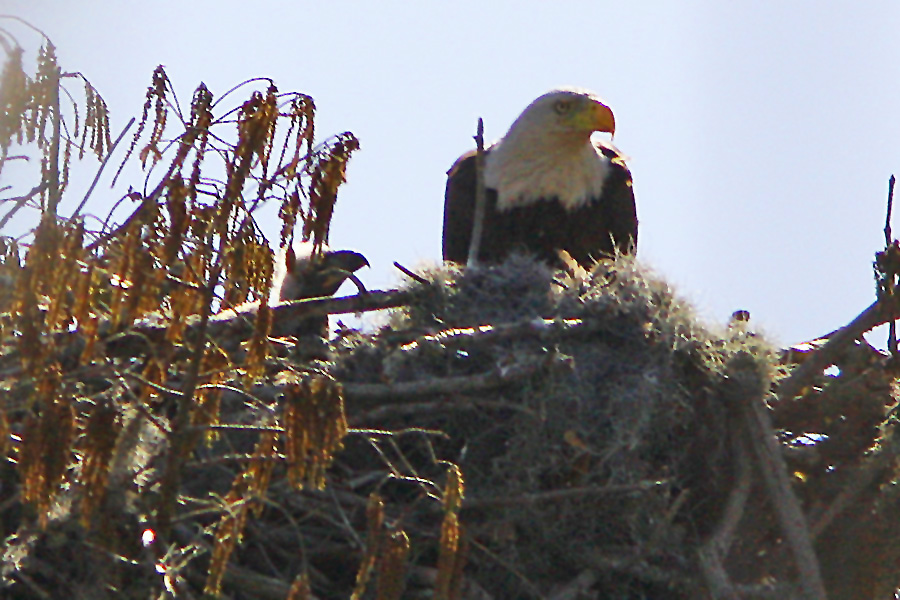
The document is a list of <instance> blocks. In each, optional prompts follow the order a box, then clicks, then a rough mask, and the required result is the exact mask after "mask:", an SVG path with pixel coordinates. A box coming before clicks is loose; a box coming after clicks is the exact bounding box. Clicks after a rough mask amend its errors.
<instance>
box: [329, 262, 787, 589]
mask: <svg viewBox="0 0 900 600" xmlns="http://www.w3.org/2000/svg"><path fill="white" fill-rule="evenodd" d="M426 277H427V279H428V280H429V283H427V284H414V289H415V291H416V293H417V298H418V301H417V302H415V303H413V304H412V305H411V306H409V307H407V308H405V309H403V310H402V311H398V312H397V314H395V315H394V317H393V319H392V322H391V325H390V328H389V329H387V330H385V331H382V332H381V333H379V334H377V335H375V336H373V337H371V338H357V339H356V340H354V341H349V340H348V341H347V343H346V345H345V346H344V348H343V349H342V351H341V353H340V356H339V359H338V362H337V365H336V374H337V375H338V378H339V379H341V380H344V381H367V382H385V381H388V382H394V383H398V382H402V381H425V380H428V379H429V378H437V377H452V376H464V375H474V374H479V373H485V372H489V371H492V370H498V369H502V367H503V366H504V365H510V364H516V363H517V362H521V361H523V360H528V359H533V358H535V357H545V358H548V359H549V360H547V361H546V364H547V365H549V366H548V367H547V368H545V369H542V370H539V371H537V372H536V373H534V374H532V375H531V376H529V377H526V378H524V379H521V380H518V381H516V382H513V383H510V384H508V385H505V386H502V387H498V388H496V389H491V390H486V391H479V392H474V393H468V394H458V395H453V396H449V397H447V396H443V397H441V398H437V399H436V398H416V399H415V400H413V401H414V402H427V401H434V400H441V405H440V406H442V407H446V410H442V409H436V410H434V411H433V412H431V413H429V414H424V415H422V414H417V415H416V417H415V418H414V419H411V418H409V417H406V418H403V419H400V420H398V421H396V422H392V423H384V422H380V423H368V424H367V425H372V426H378V427H384V428H390V427H395V428H401V427H409V426H415V427H422V428H426V429H439V430H441V431H443V432H445V433H446V434H447V435H448V436H449V438H450V439H451V440H455V442H456V443H455V444H448V445H446V447H445V448H442V449H441V450H442V451H443V452H444V455H442V456H439V458H443V459H447V460H451V461H454V462H458V463H459V464H460V465H461V466H462V468H463V472H464V474H465V476H466V478H467V484H468V485H467V497H468V498H469V500H470V501H471V506H472V507H474V508H473V509H472V510H469V511H466V512H464V523H468V525H469V531H470V534H471V535H473V536H474V537H475V538H476V539H477V540H478V542H479V543H481V544H484V545H485V546H486V547H488V548H489V549H490V552H491V553H492V554H493V555H495V556H496V557H497V558H499V559H500V560H491V559H485V560H482V561H478V565H477V567H475V566H471V565H470V570H474V571H475V577H476V579H477V580H478V581H480V582H481V584H482V585H483V586H484V587H486V588H487V589H489V590H502V591H503V593H501V594H500V595H499V596H497V597H513V596H510V595H509V594H510V593H513V592H515V593H518V594H521V595H522V597H530V596H534V595H535V589H534V588H533V586H537V587H538V588H539V589H543V591H544V592H546V591H547V589H549V587H550V586H552V584H553V582H560V581H567V580H568V579H569V578H571V577H574V576H575V575H577V574H578V573H579V572H580V571H581V570H583V569H585V568H591V567H596V565H597V564H598V562H602V561H603V557H613V556H619V557H621V556H623V555H633V556H640V557H641V560H642V561H644V562H646V563H647V564H653V563H655V562H658V563H659V564H660V565H662V564H666V565H673V564H674V565H677V564H689V563H690V558H691V557H690V556H687V555H686V554H685V555H682V554H683V553H688V552H689V551H690V548H691V540H698V539H700V538H701V537H702V536H703V534H705V533H708V532H709V530H710V529H711V528H712V527H713V526H714V525H715V523H716V522H717V519H718V516H719V515H718V508H717V507H719V506H721V505H722V504H723V499H724V495H725V494H727V492H728V491H729V489H730V481H731V472H730V465H731V464H732V457H731V448H730V444H729V443H728V440H729V437H730V436H729V430H730V429H731V428H732V427H733V423H732V422H731V414H732V411H731V410H730V409H729V407H728V406H727V405H726V404H725V403H724V402H723V401H722V399H721V394H720V393H718V390H720V389H721V386H722V383H723V381H724V379H725V374H724V369H725V368H724V365H725V364H726V363H727V362H728V360H729V358H730V357H731V356H733V355H735V354H736V353H737V352H747V353H749V354H750V355H751V356H752V357H754V359H755V360H757V361H759V363H760V365H761V368H762V369H764V370H765V371H766V372H768V370H769V368H770V367H769V365H770V363H771V357H772V354H773V353H772V350H771V348H770V347H769V346H768V345H767V344H766V343H765V342H764V341H763V340H762V339H760V338H759V337H757V336H754V335H751V334H747V333H745V332H743V331H740V330H733V329H724V330H722V331H715V330H713V329H711V328H709V327H707V326H705V325H704V324H702V323H700V322H699V321H698V320H697V318H696V316H695V315H694V313H693V311H692V310H691V308H690V306H689V305H688V304H687V303H685V302H684V301H683V300H681V299H680V298H679V297H678V296H676V295H675V294H673V293H672V291H671V290H670V288H669V286H668V285H667V284H666V283H665V282H664V281H662V280H661V279H659V278H656V277H654V276H653V275H652V274H649V273H648V272H647V271H646V270H645V269H643V268H641V267H640V266H639V265H637V264H636V263H635V262H634V261H633V260H631V259H629V258H619V259H617V260H616V261H615V262H612V263H601V264H599V265H598V266H597V267H596V269H595V270H594V272H593V273H592V274H589V275H586V276H567V275H563V274H561V273H560V272H554V271H553V270H551V269H549V268H547V267H545V266H544V265H542V264H538V263H535V262H534V261H533V260H531V259H530V258H527V257H522V256H513V257H511V258H510V259H509V260H507V261H506V262H505V263H503V264H501V265H496V266H482V267H480V268H478V269H459V268H456V267H443V268H437V269H434V270H433V271H431V272H430V273H427V274H426ZM538 318H540V319H580V320H581V323H582V324H583V325H590V328H589V330H588V329H586V330H585V332H583V333H579V334H578V335H562V334H561V335H559V336H558V337H556V338H555V339H550V340H549V341H548V339H547V338H546V337H544V338H542V339H538V337H537V336H529V335H521V336H513V337H506V338H503V339H501V340H496V341H493V342H490V343H486V342H484V341H476V340H473V341H472V342H471V343H469V344H466V343H458V342H457V343H454V344H453V345H449V344H447V345H442V344H440V343H437V342H430V343H429V342H424V341H423V342H422V343H420V344H419V345H418V346H417V348H416V350H417V351H415V352H413V351H411V350H410V349H409V348H411V347H410V346H402V345H401V344H400V343H398V342H397V340H398V339H399V340H402V339H403V338H404V336H403V335H402V333H401V332H403V331H411V332H415V334H422V333H435V332H438V331H441V330H446V329H451V328H466V327H474V326H479V325H488V324H489V325H494V326H497V325H501V324H511V323H524V322H528V321H533V322H536V320H537V319H538ZM411 335H412V334H411ZM392 340H393V341H392ZM406 341H409V340H408V339H407V340H406ZM347 408H348V412H350V414H351V416H352V414H353V412H354V411H355V410H365V409H366V408H369V407H364V406H353V405H352V403H348V407H347ZM439 454H440V452H439ZM422 468H423V469H425V468H426V466H425V465H423V467H422ZM609 486H616V488H615V489H616V490H619V491H609V492H607V491H604V489H605V488H606V489H608V488H609ZM629 486H631V487H629ZM562 490H570V491H571V490H583V491H584V493H578V492H575V493H572V494H571V495H569V496H565V497H561V498H556V499H554V500H553V501H542V500H538V501H536V502H524V501H519V500H517V499H521V498H524V497H525V495H528V494H539V495H540V494H542V493H549V492H555V491H562ZM486 500H490V502H485V501H486ZM479 502H481V504H480V505H479ZM479 506H480V508H479ZM498 532H502V534H501V533H498ZM510 567H512V568H510ZM517 573H518V574H517ZM523 573H525V574H527V579H528V581H529V582H528V583H525V582H524V580H523V579H522V577H521V574H523ZM602 585H603V589H604V591H605V592H606V593H607V594H619V595H618V596H616V597H622V598H628V597H641V596H640V595H635V596H631V595H629V594H630V593H631V592H628V593H626V592H625V590H633V591H635V593H638V594H647V593H650V594H653V593H661V590H659V589H654V588H653V584H652V583H648V582H647V581H643V580H642V581H637V580H636V579H635V578H634V576H633V574H632V575H623V576H616V577H611V578H610V579H609V581H606V582H605V583H603V584H602ZM638 590H640V591H639V592H638ZM623 594H624V595H623ZM685 594H686V595H685V596H683V597H690V594H689V593H688V592H685ZM516 597H519V596H516ZM610 597H611V596H610ZM665 597H682V596H680V595H678V594H675V595H673V594H672V592H671V590H669V591H668V592H667V593H666V596H665Z"/></svg>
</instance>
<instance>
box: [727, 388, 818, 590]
mask: <svg viewBox="0 0 900 600" xmlns="http://www.w3.org/2000/svg"><path fill="white" fill-rule="evenodd" d="M741 412H742V414H743V420H744V424H745V427H746V429H747V432H748V434H749V439H750V445H751V447H752V448H753V452H754V454H755V455H756V458H757V461H758V464H759V469H760V471H762V474H763V480H764V481H765V484H766V490H767V491H768V493H769V498H770V499H771V501H772V506H773V507H774V509H775V512H776V514H777V516H778V520H779V522H780V523H781V528H782V531H783V532H784V535H785V537H786V538H787V540H788V542H789V544H790V547H791V551H792V553H793V555H794V561H795V563H796V566H797V571H798V572H799V580H800V588H801V590H802V591H803V597H804V598H806V600H825V599H826V598H827V597H828V596H827V594H826V592H825V584H824V583H823V581H822V574H821V571H820V569H819V561H818V559H817V558H816V553H815V549H814V548H813V544H812V536H811V534H810V531H809V527H808V525H807V522H806V516H805V515H804V514H803V509H802V508H801V507H800V501H799V500H798V499H797V496H796V495H795V494H794V491H793V489H792V488H791V480H790V476H789V475H788V468H787V464H786V463H785V462H784V457H783V456H782V454H781V447H780V445H779V444H778V440H777V439H776V438H775V433H774V432H775V429H774V427H773V425H772V420H771V418H770V417H769V414H768V408H767V407H766V406H765V403H764V402H763V396H762V395H761V394H760V395H757V396H755V397H748V398H747V399H746V402H745V403H744V404H743V405H742V406H741Z"/></svg>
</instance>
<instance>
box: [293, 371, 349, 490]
mask: <svg viewBox="0 0 900 600" xmlns="http://www.w3.org/2000/svg"><path fill="white" fill-rule="evenodd" d="M282 383H283V386H284V387H283V390H284V413H283V415H282V421H283V423H282V425H283V427H284V450H285V454H286V456H287V461H288V480H289V481H290V482H291V485H293V486H294V487H296V488H298V489H300V488H303V487H304V486H309V487H312V488H314V489H322V488H324V487H325V471H326V469H327V468H328V467H329V466H330V465H331V461H332V460H333V459H334V454H335V452H337V451H338V450H340V449H341V448H342V447H343V439H344V436H345V435H347V419H346V417H345V415H344V396H343V389H342V387H341V384H340V383H338V382H337V381H335V380H334V379H332V378H330V377H327V376H324V375H320V374H311V375H309V376H306V377H302V378H300V377H297V376H295V375H292V376H287V377H285V378H283V380H282Z"/></svg>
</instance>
